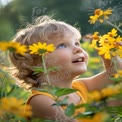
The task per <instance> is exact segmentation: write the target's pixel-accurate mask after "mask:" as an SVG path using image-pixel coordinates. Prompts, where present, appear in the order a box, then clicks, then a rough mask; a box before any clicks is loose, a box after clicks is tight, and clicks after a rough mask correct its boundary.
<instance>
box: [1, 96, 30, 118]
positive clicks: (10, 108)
mask: <svg viewBox="0 0 122 122" xmlns="http://www.w3.org/2000/svg"><path fill="white" fill-rule="evenodd" d="M23 103H24V101H23V100H18V99H16V98H15V97H9V98H7V97H4V98H2V99H1V100H0V109H1V110H2V111H3V112H4V113H12V114H16V115H18V116H20V117H29V116H31V115H32V112H31V107H30V106H28V111H27V112H26V113H24V109H25V105H23Z"/></svg>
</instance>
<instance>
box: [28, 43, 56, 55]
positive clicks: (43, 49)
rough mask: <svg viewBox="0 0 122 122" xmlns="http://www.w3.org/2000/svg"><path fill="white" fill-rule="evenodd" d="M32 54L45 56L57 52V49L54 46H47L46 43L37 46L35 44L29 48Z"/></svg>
mask: <svg viewBox="0 0 122 122" xmlns="http://www.w3.org/2000/svg"><path fill="white" fill-rule="evenodd" d="M29 50H30V54H39V55H42V54H45V53H51V52H53V51H54V50H55V47H54V45H53V44H49V45H47V44H46V43H41V42H38V43H37V44H33V45H30V46H29Z"/></svg>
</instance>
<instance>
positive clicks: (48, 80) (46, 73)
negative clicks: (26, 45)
mask: <svg viewBox="0 0 122 122" xmlns="http://www.w3.org/2000/svg"><path fill="white" fill-rule="evenodd" d="M42 65H43V68H44V74H45V75H46V79H47V83H48V85H51V83H50V79H49V76H48V71H47V67H46V64H45V59H44V54H42Z"/></svg>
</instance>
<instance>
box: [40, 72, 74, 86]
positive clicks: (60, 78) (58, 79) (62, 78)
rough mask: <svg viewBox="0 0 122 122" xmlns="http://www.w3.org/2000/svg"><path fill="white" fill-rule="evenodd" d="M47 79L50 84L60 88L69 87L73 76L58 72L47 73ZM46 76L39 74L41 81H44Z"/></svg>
mask: <svg viewBox="0 0 122 122" xmlns="http://www.w3.org/2000/svg"><path fill="white" fill-rule="evenodd" d="M49 79H50V81H51V84H52V85H54V86H57V87H60V88H71V84H72V81H73V79H74V77H71V75H64V74H63V75H61V74H59V73H55V74H52V73H51V74H49ZM46 81H47V80H46V77H45V76H41V82H46Z"/></svg>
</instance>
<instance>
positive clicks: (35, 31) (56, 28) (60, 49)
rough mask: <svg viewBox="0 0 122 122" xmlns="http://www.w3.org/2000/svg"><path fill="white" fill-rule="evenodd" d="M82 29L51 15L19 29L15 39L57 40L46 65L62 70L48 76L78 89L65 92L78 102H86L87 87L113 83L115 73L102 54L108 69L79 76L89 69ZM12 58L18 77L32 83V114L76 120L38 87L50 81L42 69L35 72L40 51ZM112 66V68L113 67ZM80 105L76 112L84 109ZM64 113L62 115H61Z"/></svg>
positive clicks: (53, 81) (25, 41)
mask: <svg viewBox="0 0 122 122" xmlns="http://www.w3.org/2000/svg"><path fill="white" fill-rule="evenodd" d="M80 39H81V35H80V32H79V31H78V30H77V29H76V28H74V27H72V26H71V25H69V24H66V23H64V22H61V21H56V20H54V19H51V18H49V17H48V16H42V17H40V18H39V19H37V21H36V24H35V25H32V26H30V27H28V28H26V29H23V30H21V31H20V32H18V34H17V35H16V37H15V38H14V41H16V42H20V43H21V44H24V45H27V46H29V45H32V44H33V43H36V44H37V43H38V42H41V43H44V42H45V43H47V44H54V46H55V47H56V49H55V51H54V52H52V53H48V54H46V55H45V62H46V65H47V67H50V66H56V67H58V68H59V71H50V72H49V74H48V75H49V79H50V81H51V84H52V85H53V86H57V87H60V88H73V89H76V90H77V92H74V93H71V94H68V95H64V96H62V97H61V98H60V99H61V100H63V99H64V98H65V97H66V96H68V104H71V103H74V104H75V105H77V104H81V103H86V102H87V91H93V90H100V89H102V88H103V87H105V86H106V85H108V84H110V83H112V82H113V81H111V80H110V79H109V77H110V75H113V74H114V73H115V70H114V64H113V63H111V62H110V61H109V60H105V59H104V58H103V61H104V64H105V68H106V71H104V72H102V73H100V74H97V75H95V76H93V77H89V78H79V79H76V77H77V76H79V75H81V74H83V73H85V72H86V71H87V63H88V54H87V52H86V51H85V50H83V49H82V47H80ZM10 59H11V61H12V63H13V64H14V65H15V67H16V69H17V70H18V72H17V73H16V74H15V76H16V78H18V79H19V80H23V82H24V84H27V85H29V86H30V88H31V90H32V95H31V96H30V98H29V99H28V101H27V104H30V105H31V106H32V112H33V116H32V118H46V119H52V120H58V121H61V122H63V121H64V122H77V121H78V120H76V119H71V118H69V117H67V116H66V115H65V114H64V108H63V107H60V111H59V110H58V109H59V108H58V107H56V106H52V104H54V103H55V101H54V98H53V96H52V95H51V94H48V93H45V92H39V91H38V89H41V88H42V87H43V88H45V84H46V83H47V81H46V78H45V75H44V74H43V73H38V74H35V75H34V74H33V71H32V68H31V67H32V66H42V60H41V58H40V56H39V55H34V54H30V53H29V52H27V53H26V54H25V55H24V56H20V55H18V54H15V53H10ZM110 69H112V70H110ZM83 111H84V110H83V109H79V110H78V111H77V112H83ZM62 117H63V118H62Z"/></svg>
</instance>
